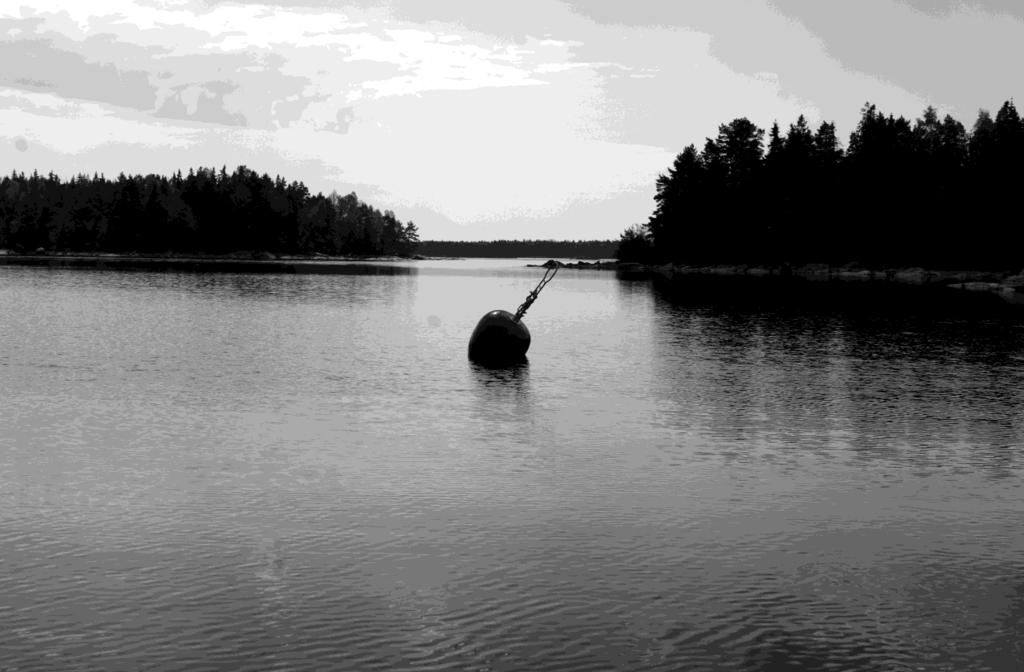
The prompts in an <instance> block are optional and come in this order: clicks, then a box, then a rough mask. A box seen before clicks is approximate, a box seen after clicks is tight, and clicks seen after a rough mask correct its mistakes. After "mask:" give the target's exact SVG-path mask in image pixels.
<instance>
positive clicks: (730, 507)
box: [0, 260, 1024, 671]
mask: <svg viewBox="0 0 1024 672" xmlns="http://www.w3.org/2000/svg"><path fill="white" fill-rule="evenodd" d="M524 263H525V262H524V261H474V260H465V261H431V262H411V263H408V264H404V265H403V264H394V265H385V264H381V265H374V266H369V267H366V268H363V269H362V270H364V271H368V272H352V273H347V274H341V275H310V276H294V275H291V276H288V275H228V274H217V275H215V274H176V273H164V274H161V273H142V272H138V273H133V272H106V271H89V270H73V271H66V270H56V269H42V268H39V269H37V268H18V267H0V316H2V317H0V669H3V670H143V669H149V670H172V669H189V670H228V669H230V670H306V669H344V670H637V669H650V670H717V669H728V670H789V669H793V670H798V669H800V670H802V669H834V670H998V671H1003V670H1006V671H1019V670H1021V669H1024V532H1022V524H1021V523H1022V520H1024V490H1022V487H1021V486H1022V483H1024V459H1022V458H1024V415H1022V409H1024V317H1021V316H1017V315H1009V316H1007V315H1002V314H997V315H987V314H975V313H972V314H966V315H965V314H956V313H952V314H947V313H944V312H941V311H940V312H936V311H923V312H916V311H914V310H912V309H909V308H906V307H905V308H906V309H901V310H898V311H882V312H877V311H872V310H855V311H852V312H841V311H835V310H827V309H821V308H816V309H809V308H807V309H797V308H787V307H785V306H778V305H776V306H771V305H769V306H763V305H762V306H758V305H754V304H747V305H742V304H741V305H730V306H722V305H718V304H716V303H715V302H710V301H709V302H700V301H694V300H692V297H678V296H677V297H672V296H670V295H669V294H668V293H666V291H665V290H664V289H663V288H662V287H660V286H652V284H650V283H649V282H648V281H630V280H623V279H618V278H616V277H615V274H614V273H611V272H596V271H595V272H590V271H576V270H563V271H561V272H560V273H559V274H558V276H557V278H556V279H555V281H554V282H553V283H552V284H551V285H550V286H549V287H548V288H547V289H546V290H545V291H544V293H543V294H542V295H541V297H540V299H539V300H538V301H537V303H536V304H535V305H534V306H533V308H531V310H530V312H529V313H528V314H527V316H526V323H527V324H528V325H529V327H530V330H531V331H532V333H533V346H532V347H531V350H530V353H529V363H528V364H526V365H523V366H521V367H518V368H512V369H506V370H491V369H485V368H479V367H476V366H473V365H471V364H470V363H468V362H467V361H466V357H465V349H466V340H467V338H468V334H469V333H470V332H471V331H472V328H473V326H474V325H475V323H476V320H477V319H478V318H479V317H480V316H481V315H482V314H483V313H485V312H487V311H488V310H491V309H494V308H506V309H510V310H511V309H514V308H515V306H516V305H518V304H519V303H520V302H521V301H522V300H523V299H524V298H525V296H526V294H527V292H528V291H529V290H530V289H532V288H533V286H534V285H535V284H536V282H537V281H538V280H539V278H540V275H541V274H542V273H541V272H540V271H538V269H529V268H524V267H523V265H524ZM356 270H359V269H357V268H353V271H356Z"/></svg>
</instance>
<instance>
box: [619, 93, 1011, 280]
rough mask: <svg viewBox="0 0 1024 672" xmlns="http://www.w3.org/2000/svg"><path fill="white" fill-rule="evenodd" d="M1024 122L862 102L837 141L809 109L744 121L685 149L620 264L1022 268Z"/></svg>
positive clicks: (626, 238)
mask: <svg viewBox="0 0 1024 672" xmlns="http://www.w3.org/2000/svg"><path fill="white" fill-rule="evenodd" d="M1022 188H1024V122H1022V121H1021V118H1020V116H1019V115H1018V113H1017V110H1016V108H1015V107H1014V105H1013V103H1012V102H1006V103H1004V104H1003V106H1002V107H1001V108H1000V109H999V112H998V113H997V114H996V116H995V119H993V118H992V116H991V115H990V114H989V113H988V112H987V111H985V110H981V111H980V112H979V114H978V118H977V120H976V121H975V122H974V125H973V127H972V128H971V130H970V132H968V131H967V130H966V129H965V127H964V125H963V124H961V123H960V122H959V121H957V120H955V119H953V118H952V117H951V116H949V115H946V116H945V117H944V118H942V119H940V118H939V115H938V114H937V112H936V110H935V109H934V108H933V107H928V108H927V109H926V110H925V111H924V114H923V116H922V118H920V119H917V120H916V121H914V122H911V121H908V120H907V119H905V118H903V117H893V116H892V115H891V114H890V115H888V116H886V115H884V114H883V113H882V112H880V111H879V110H878V109H877V108H876V107H875V106H874V105H871V104H868V105H866V106H865V107H864V108H863V110H862V114H861V119H860V122H859V123H858V124H857V127H856V129H855V130H854V131H853V133H852V134H851V135H850V141H849V145H848V147H847V148H846V149H845V151H844V149H843V148H842V147H841V146H840V143H839V140H838V138H837V137H836V130H835V125H834V124H832V123H827V122H826V123H822V124H821V125H820V126H818V128H817V129H815V130H812V129H811V128H810V127H809V126H808V123H807V120H806V119H804V117H803V116H800V117H799V118H798V119H797V120H796V123H794V124H790V126H789V128H788V130H787V131H786V132H785V133H783V132H782V131H781V130H780V128H779V125H778V123H776V124H774V125H773V126H772V128H771V130H770V131H769V132H768V138H767V146H766V143H765V132H764V131H763V130H762V129H760V128H758V127H757V126H755V125H754V124H753V123H751V122H750V121H748V120H747V119H745V118H740V119H736V120H734V121H732V122H730V123H728V124H723V125H722V126H719V129H718V136H717V137H716V138H708V139H707V140H706V141H705V143H704V147H703V149H700V150H698V149H697V147H696V146H694V145H690V146H689V147H686V148H685V149H684V150H683V151H682V153H680V154H679V155H678V156H677V157H676V159H675V162H674V164H673V165H672V167H671V168H670V169H669V170H668V172H667V174H664V175H660V176H659V178H658V181H657V194H656V196H655V209H654V213H653V214H652V215H651V217H650V219H649V220H648V221H647V222H646V223H645V224H642V225H635V226H633V227H630V228H629V229H627V230H626V231H625V232H624V233H623V234H622V236H621V239H620V241H619V249H618V252H617V254H618V256H619V258H621V259H627V260H639V261H672V262H681V263H688V264H701V265H704V264H764V265H781V264H793V265H796V264H804V263H830V264H834V265H845V264H858V265H863V266H868V267H882V266H890V267H891V266H924V267H934V268H952V267H973V268H991V269H997V268H998V269H1012V270H1020V269H1021V268H1022V267H1024V226H1022V216H1021V215H1022V204H1024V203H1022V196H1021V194H1022V193H1024V191H1022Z"/></svg>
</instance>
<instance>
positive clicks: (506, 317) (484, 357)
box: [469, 310, 530, 363]
mask: <svg viewBox="0 0 1024 672" xmlns="http://www.w3.org/2000/svg"><path fill="white" fill-rule="evenodd" d="M529 348H530V330H529V329H527V328H526V325H525V324H523V323H522V322H521V321H518V320H516V318H515V315H513V314H512V313H510V312H508V311H507V310H492V311H491V312H489V313H487V314H486V315H484V316H483V317H481V318H480V321H479V322H477V324H476V329H474V330H473V335H472V336H470V337H469V358H470V359H472V360H473V361H475V362H486V363H496V362H517V361H522V359H523V358H524V357H526V351H527V350H528V349H529Z"/></svg>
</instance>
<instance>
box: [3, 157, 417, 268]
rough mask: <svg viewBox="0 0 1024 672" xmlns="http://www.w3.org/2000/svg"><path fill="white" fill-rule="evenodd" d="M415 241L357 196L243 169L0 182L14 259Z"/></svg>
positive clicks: (398, 247)
mask: <svg viewBox="0 0 1024 672" xmlns="http://www.w3.org/2000/svg"><path fill="white" fill-rule="evenodd" d="M418 242H419V237H418V233H417V229H416V225H415V224H413V223H412V222H409V223H407V224H403V223H402V222H400V221H398V219H397V218H396V217H395V214H394V213H393V212H391V211H389V210H385V211H384V212H381V211H380V210H378V209H376V208H374V207H371V206H369V205H367V204H366V203H363V202H361V201H360V200H359V199H358V198H357V197H356V195H355V194H349V195H347V196H339V195H338V194H336V193H331V194H330V195H328V196H324V195H323V194H316V195H312V194H310V192H309V189H308V188H307V187H306V186H305V185H304V184H302V183H301V182H286V181H285V180H284V179H282V178H281V177H277V178H273V179H272V178H271V177H270V176H269V175H266V174H263V175H259V174H257V173H255V172H253V171H252V170H249V169H248V168H246V167H245V166H239V167H238V168H237V169H236V170H235V171H234V172H232V173H230V174H229V173H228V172H227V170H226V169H225V168H221V169H220V171H219V172H218V171H216V170H215V169H212V168H211V169H207V168H200V169H198V170H189V172H188V175H185V176H183V175H182V174H181V172H180V171H179V172H178V173H176V174H175V175H173V176H171V177H163V176H160V175H146V176H141V175H134V176H126V175H124V174H123V173H122V174H121V175H119V176H118V177H117V179H114V180H109V179H106V178H105V177H103V176H100V175H94V176H93V177H91V178H90V177H87V176H78V177H74V178H72V179H70V180H68V181H62V180H61V179H60V178H59V177H57V176H55V175H54V174H53V173H50V174H49V175H46V176H40V175H38V174H37V173H33V174H32V175H30V176H27V177H26V176H25V175H24V174H23V173H22V174H19V173H14V174H11V175H10V176H9V177H5V178H3V179H2V180H0V248H5V249H12V250H15V251H19V252H34V251H37V250H39V249H42V250H44V251H63V252H86V253H88V252H113V253H133V252H137V253H150V254H164V253H171V254H188V253H205V254H228V253H237V252H254V253H259V252H263V253H272V254H297V255H309V254H317V253H320V254H332V255H344V254H358V255H408V254H411V253H412V252H413V251H414V250H415V247H416V245H417V243H418Z"/></svg>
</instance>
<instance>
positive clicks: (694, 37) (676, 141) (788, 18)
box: [0, 0, 1024, 240]
mask: <svg viewBox="0 0 1024 672" xmlns="http://www.w3.org/2000/svg"><path fill="white" fill-rule="evenodd" d="M0 63H2V67H0V170H6V171H7V172H10V171H11V170H16V171H19V172H21V171H25V172H31V171H32V170H38V171H39V172H40V173H48V172H51V171H52V172H55V173H57V174H58V175H61V176H64V177H70V176H72V175H75V174H79V173H84V174H88V175H91V174H93V173H97V172H98V173H103V174H105V175H107V176H108V177H115V176H116V175H117V174H118V173H120V172H125V173H128V174H136V173H138V174H147V173H158V174H167V175H169V174H171V173H173V172H175V171H177V170H182V171H183V172H187V171H188V169H189V168H190V167H199V166H208V167H209V166H213V167H218V168H219V167H220V166H227V167H228V170H229V171H231V170H232V169H233V168H235V167H237V166H239V165H245V166H247V167H249V168H250V169H252V170H255V171H257V172H259V173H268V174H270V175H271V176H276V175H280V176H282V177H284V178H285V179H287V180H288V181H292V180H300V181H302V182H304V183H305V184H306V185H307V186H309V188H310V189H311V190H312V191H313V192H314V193H315V192H323V193H325V194H326V193H329V192H331V191H337V192H339V193H341V194H346V193H349V192H353V191H354V192H355V193H356V194H357V195H358V196H359V197H360V199H361V200H364V201H366V202H369V203H371V204H372V205H374V206H376V207H378V208H380V209H389V210H393V211H394V212H395V214H396V215H397V216H398V217H399V219H401V220H402V221H414V222H415V223H416V225H417V226H418V228H419V231H420V235H421V237H422V238H423V239H431V240H439V239H447V240H490V239H498V238H513V239H523V238H543V239H556V240H562V239H608V238H612V239H614V238H617V237H618V235H619V234H620V233H621V232H622V231H623V230H624V229H625V228H626V227H628V226H630V225H632V224H636V223H642V222H645V221H646V220H647V218H648V216H649V215H650V214H651V212H652V210H653V205H654V201H653V196H654V184H655V180H656V179H657V176H658V174H659V173H662V172H665V171H666V170H667V169H668V167H669V166H670V165H671V163H672V161H673V159H674V157H675V156H676V154H678V153H679V152H680V151H682V149H683V148H684V147H685V146H686V145H688V144H691V143H693V144H696V145H697V146H698V147H700V146H701V145H702V144H703V142H704V139H705V138H706V137H713V136H714V135H716V133H717V129H718V126H719V125H720V124H723V123H727V122H729V121H731V120H733V119H735V118H738V117H747V118H748V119H750V120H751V121H753V122H754V123H756V124H758V125H759V126H761V127H762V128H765V129H767V128H768V127H770V126H771V124H772V122H773V121H778V122H779V123H780V125H781V126H782V127H783V129H785V128H786V127H787V126H788V125H789V124H790V123H792V122H793V121H795V120H796V118H797V116H798V115H800V114H803V115H805V116H806V117H807V118H808V119H809V120H810V121H811V122H812V124H817V123H820V122H821V121H833V122H835V123H836V124H837V126H838V132H839V136H840V138H841V139H843V140H844V144H845V141H846V140H847V139H848V138H849V134H850V132H851V131H853V129H854V128H855V126H856V123H857V120H858V119H859V117H860V110H861V108H862V107H863V106H864V104H865V103H867V102H871V103H874V104H875V105H877V106H878V108H879V109H880V110H881V111H882V112H884V113H887V114H889V113H892V114H894V115H897V116H899V115H903V116H905V117H907V118H909V119H915V118H917V117H920V116H921V113H922V111H923V110H924V108H925V107H926V106H927V105H934V106H935V107H936V108H938V110H939V111H940V113H942V114H947V113H948V114H952V115H953V116H954V117H955V118H957V119H959V120H960V121H962V122H963V123H964V124H965V125H966V126H967V127H968V128H970V126H971V125H972V124H973V122H974V120H975V119H976V118H977V114H978V110H979V109H981V108H984V109H988V110H991V111H992V112H993V113H994V112H995V111H996V110H998V108H999V106H1000V105H1001V104H1002V103H1003V102H1004V101H1006V100H1009V99H1011V98H1014V97H1017V98H1019V99H1022V100H1024V77H1022V76H1021V71H1020V64H1021V63H1024V3H1020V2H1019V1H1018V0H986V1H975V2H966V1H964V2H954V1H953V0H936V1H932V2H926V1H925V0H857V2H853V1H848V2H841V1H839V0H835V1H829V0H711V1H707V2H705V1H702V0H691V1H684V0H674V1H673V0H660V1H653V0H630V2H621V1H618V0H616V1H611V0H517V1H516V2H498V1H497V0H494V1H491V0H429V1H427V0H390V1H383V0H381V1H375V2H371V1H368V0H348V1H345V0H341V1H338V2H329V1H328V0H278V1H276V2H248V1H244V2H220V1H215V0H97V1H90V0H31V2H28V1H27V0H24V1H23V0H0Z"/></svg>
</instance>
